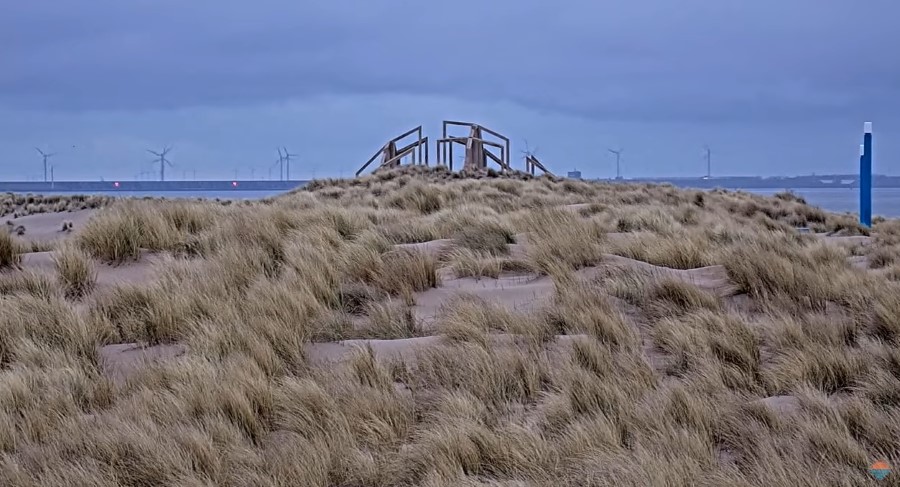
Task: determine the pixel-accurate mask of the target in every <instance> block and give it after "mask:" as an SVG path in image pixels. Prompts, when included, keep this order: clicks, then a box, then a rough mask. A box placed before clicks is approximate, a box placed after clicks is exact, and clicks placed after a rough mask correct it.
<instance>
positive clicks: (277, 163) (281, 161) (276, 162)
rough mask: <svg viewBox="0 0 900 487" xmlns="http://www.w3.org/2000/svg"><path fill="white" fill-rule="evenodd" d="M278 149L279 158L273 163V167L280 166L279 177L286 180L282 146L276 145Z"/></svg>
mask: <svg viewBox="0 0 900 487" xmlns="http://www.w3.org/2000/svg"><path fill="white" fill-rule="evenodd" d="M276 149H278V160H277V161H275V164H272V167H275V166H278V179H280V180H281V181H284V156H283V155H282V154H281V147H276ZM269 169H271V168H269Z"/></svg>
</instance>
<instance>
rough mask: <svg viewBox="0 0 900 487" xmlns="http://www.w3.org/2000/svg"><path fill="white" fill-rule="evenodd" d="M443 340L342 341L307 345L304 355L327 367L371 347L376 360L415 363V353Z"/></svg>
mask: <svg viewBox="0 0 900 487" xmlns="http://www.w3.org/2000/svg"><path fill="white" fill-rule="evenodd" d="M443 340H444V339H443V338H442V337H439V336H427V337H416V338H401V339H397V340H343V341H340V342H327V343H309V344H307V345H306V354H307V358H308V359H309V362H310V363H311V364H314V365H327V364H332V363H336V362H340V361H342V360H344V359H346V358H347V357H348V356H349V354H351V353H353V352H354V351H356V350H358V349H359V348H365V347H367V346H368V347H372V351H373V352H374V353H375V358H376V359H378V360H392V359H398V360H403V361H404V362H406V363H411V362H414V361H415V358H416V353H417V352H418V351H419V350H422V349H423V348H426V347H431V346H435V345H437V344H439V343H441V341H443Z"/></svg>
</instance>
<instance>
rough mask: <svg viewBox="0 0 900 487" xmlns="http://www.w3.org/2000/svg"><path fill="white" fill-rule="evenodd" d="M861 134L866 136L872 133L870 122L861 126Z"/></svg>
mask: <svg viewBox="0 0 900 487" xmlns="http://www.w3.org/2000/svg"><path fill="white" fill-rule="evenodd" d="M863 132H865V133H867V134H871V133H872V122H866V123H864V124H863Z"/></svg>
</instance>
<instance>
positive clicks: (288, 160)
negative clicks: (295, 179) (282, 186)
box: [278, 147, 298, 181]
mask: <svg viewBox="0 0 900 487" xmlns="http://www.w3.org/2000/svg"><path fill="white" fill-rule="evenodd" d="M282 149H284V162H286V163H287V173H286V176H287V177H286V178H285V179H287V180H288V181H290V180H291V157H298V156H297V154H291V153H290V152H288V150H287V147H282ZM278 154H279V155H281V151H278Z"/></svg>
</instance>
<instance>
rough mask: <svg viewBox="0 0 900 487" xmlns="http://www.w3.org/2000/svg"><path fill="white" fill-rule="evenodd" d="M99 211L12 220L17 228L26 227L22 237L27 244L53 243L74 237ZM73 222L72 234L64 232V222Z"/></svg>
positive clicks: (77, 211)
mask: <svg viewBox="0 0 900 487" xmlns="http://www.w3.org/2000/svg"><path fill="white" fill-rule="evenodd" d="M96 211H97V210H75V211H67V212H59V213H38V214H34V215H28V216H23V217H20V218H16V219H15V220H12V219H11V218H9V217H7V218H6V219H7V220H11V221H12V222H13V225H14V226H15V227H18V226H19V225H22V226H24V227H25V235H22V236H20V237H19V238H21V239H22V240H24V241H26V242H53V241H56V240H60V239H63V238H66V237H68V236H70V235H74V234H75V233H76V232H78V230H79V229H81V228H82V227H83V226H84V225H85V224H86V223H87V221H88V220H89V219H90V218H91V216H92V215H94V213H95V212H96ZM66 221H68V222H72V223H73V225H74V226H73V230H72V232H64V231H62V227H63V222H66Z"/></svg>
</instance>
